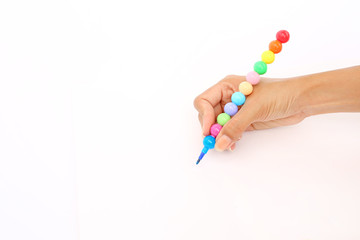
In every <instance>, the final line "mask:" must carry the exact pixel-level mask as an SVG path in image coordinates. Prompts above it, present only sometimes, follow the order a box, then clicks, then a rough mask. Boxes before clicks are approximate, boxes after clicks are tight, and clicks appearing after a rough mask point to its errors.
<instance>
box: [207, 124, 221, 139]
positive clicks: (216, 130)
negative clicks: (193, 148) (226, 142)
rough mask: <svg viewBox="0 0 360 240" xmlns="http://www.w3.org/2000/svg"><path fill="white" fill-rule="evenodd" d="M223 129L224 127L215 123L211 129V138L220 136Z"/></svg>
mask: <svg viewBox="0 0 360 240" xmlns="http://www.w3.org/2000/svg"><path fill="white" fill-rule="evenodd" d="M221 129H222V126H221V125H220V124H218V123H215V124H213V125H212V126H211V128H210V134H211V136H213V137H215V138H216V136H217V135H218V134H219V132H220V130H221Z"/></svg>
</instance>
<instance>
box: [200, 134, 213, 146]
mask: <svg viewBox="0 0 360 240" xmlns="http://www.w3.org/2000/svg"><path fill="white" fill-rule="evenodd" d="M203 144H204V147H206V148H208V149H213V148H214V147H215V138H214V137H213V136H211V135H209V136H206V137H204V140H203Z"/></svg>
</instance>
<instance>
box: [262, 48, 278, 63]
mask: <svg viewBox="0 0 360 240" xmlns="http://www.w3.org/2000/svg"><path fill="white" fill-rule="evenodd" d="M261 60H263V62H264V63H266V64H270V63H272V62H274V60H275V54H274V53H273V52H272V51H270V50H267V51H265V52H263V53H262V54H261Z"/></svg>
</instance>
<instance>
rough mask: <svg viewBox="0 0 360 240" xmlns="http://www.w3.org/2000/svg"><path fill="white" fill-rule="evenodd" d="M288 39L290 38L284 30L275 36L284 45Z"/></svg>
mask: <svg viewBox="0 0 360 240" xmlns="http://www.w3.org/2000/svg"><path fill="white" fill-rule="evenodd" d="M289 38H290V34H289V32H288V31H286V30H280V31H278V32H277V34H276V39H277V40H279V41H280V42H282V43H286V42H287V41H289Z"/></svg>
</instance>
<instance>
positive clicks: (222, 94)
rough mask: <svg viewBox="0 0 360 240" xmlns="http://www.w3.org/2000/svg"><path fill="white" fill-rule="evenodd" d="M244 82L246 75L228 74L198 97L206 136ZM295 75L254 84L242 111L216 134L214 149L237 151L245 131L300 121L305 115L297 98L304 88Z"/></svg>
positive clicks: (195, 104)
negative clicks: (237, 144) (236, 145)
mask: <svg viewBox="0 0 360 240" xmlns="http://www.w3.org/2000/svg"><path fill="white" fill-rule="evenodd" d="M242 81H245V77H243V76H235V75H231V76H227V77H225V78H224V79H223V80H221V81H220V82H218V83H217V84H215V85H214V86H212V87H211V88H209V89H208V90H206V91H205V92H204V93H202V94H200V95H199V96H198V97H196V99H195V101H194V106H195V108H196V109H197V110H198V112H199V121H200V124H201V126H202V131H203V135H205V136H206V135H209V134H210V127H211V125H212V124H214V123H215V122H216V117H217V115H219V114H220V113H222V112H223V111H224V106H225V104H226V103H228V102H231V95H232V94H233V93H234V92H237V91H238V86H239V84H240V83H241V82H242ZM298 86H299V81H297V79H296V78H291V79H266V78H262V79H261V82H260V83H259V84H257V85H256V86H254V90H253V92H252V94H251V95H249V96H247V97H246V102H245V104H244V105H242V106H241V108H240V110H239V111H238V112H237V113H236V115H235V116H233V117H232V118H231V119H230V120H229V121H228V122H227V123H226V124H225V125H224V127H223V128H222V130H221V131H220V133H219V135H218V136H217V137H216V145H215V149H216V150H218V151H223V150H225V149H230V150H234V148H235V143H236V142H237V141H238V140H240V138H241V136H242V133H243V132H244V131H250V130H260V129H268V128H273V127H279V126H287V125H292V124H296V123H299V122H301V121H302V120H303V119H304V118H305V117H306V114H305V113H304V111H302V108H301V106H300V104H299V101H298V99H299V98H300V94H301V90H300V89H301V88H299V87H298Z"/></svg>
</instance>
